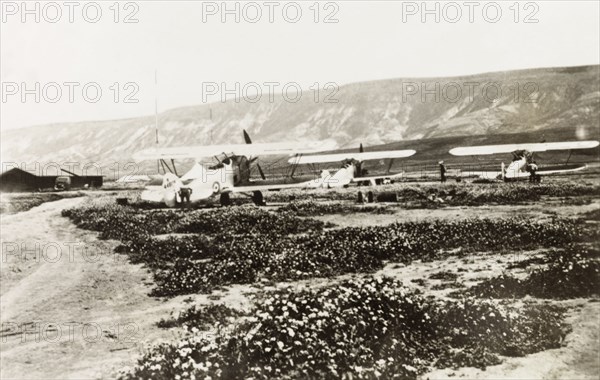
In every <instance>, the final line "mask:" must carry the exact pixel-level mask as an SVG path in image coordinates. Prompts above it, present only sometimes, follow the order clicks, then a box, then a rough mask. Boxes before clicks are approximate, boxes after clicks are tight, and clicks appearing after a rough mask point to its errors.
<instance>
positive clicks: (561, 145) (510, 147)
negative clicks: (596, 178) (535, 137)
mask: <svg viewBox="0 0 600 380" xmlns="http://www.w3.org/2000/svg"><path fill="white" fill-rule="evenodd" d="M599 144H600V143H599V142H598V141H595V140H590V141H564V142H552V143H534V144H501V145H481V146H469V147H462V146H461V147H457V148H453V149H450V154H452V155H453V156H481V155H489V154H501V153H512V152H514V151H518V150H526V151H529V152H546V151H549V150H571V149H590V148H595V147H597V146H598V145H599Z"/></svg>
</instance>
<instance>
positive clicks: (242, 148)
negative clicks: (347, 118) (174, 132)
mask: <svg viewBox="0 0 600 380" xmlns="http://www.w3.org/2000/svg"><path fill="white" fill-rule="evenodd" d="M331 146H332V145H331V142H307V143H302V144H299V143H258V144H227V145H205V146H201V145H198V146H181V147H167V148H149V149H145V150H142V151H139V152H137V153H135V154H134V155H133V158H134V159H135V160H136V161H143V160H178V159H190V158H193V159H200V158H204V157H214V156H218V155H222V154H225V155H236V156H273V155H278V156H285V155H292V154H301V153H315V152H320V151H323V150H326V149H329V148H331Z"/></svg>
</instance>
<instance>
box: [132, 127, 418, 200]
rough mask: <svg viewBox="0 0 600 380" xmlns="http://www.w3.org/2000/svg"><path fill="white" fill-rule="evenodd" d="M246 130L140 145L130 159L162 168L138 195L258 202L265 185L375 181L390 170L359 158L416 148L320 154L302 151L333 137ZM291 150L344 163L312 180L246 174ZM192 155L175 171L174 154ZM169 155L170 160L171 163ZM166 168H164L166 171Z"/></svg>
mask: <svg viewBox="0 0 600 380" xmlns="http://www.w3.org/2000/svg"><path fill="white" fill-rule="evenodd" d="M243 132H244V140H245V144H229V145H208V146H186V147H172V148H151V149H146V150H143V151H140V152H138V153H136V154H135V155H134V159H135V160H138V161H141V160H158V161H159V162H160V164H161V166H162V167H163V168H164V171H165V174H164V175H163V176H162V182H161V183H160V184H148V186H146V188H145V190H144V191H143V192H142V194H141V198H142V199H143V200H146V201H150V202H158V203H164V204H165V205H166V206H168V207H175V206H177V205H178V204H182V203H188V202H189V203H194V202H199V201H203V200H207V199H210V198H214V197H217V196H218V197H219V198H220V203H221V205H229V204H231V199H230V195H231V194H232V193H242V194H246V195H247V194H252V196H251V197H252V200H253V201H254V203H255V204H257V205H262V204H264V200H263V194H262V192H263V191H277V190H283V189H292V188H316V187H340V186H345V185H347V184H349V183H350V182H358V181H375V180H377V179H379V178H384V177H385V178H390V177H393V176H390V175H387V176H375V177H361V176H360V175H358V176H357V173H359V174H360V173H363V171H362V169H361V163H362V161H364V160H369V159H383V158H390V159H393V158H400V157H408V156H411V155H413V154H415V151H412V150H411V151H384V152H363V151H362V147H361V151H360V152H358V153H348V154H346V153H342V154H319V155H311V156H305V154H311V153H316V152H323V151H327V150H328V149H331V148H333V147H332V146H331V142H312V143H304V144H303V146H300V145H299V144H298V143H258V144H254V143H252V140H251V139H250V136H249V135H248V133H247V132H246V131H243ZM286 155H287V156H293V157H292V158H290V159H289V162H290V163H292V164H293V165H295V166H297V165H299V164H301V163H317V162H336V161H341V162H342V164H343V165H342V169H340V170H339V171H338V172H337V173H335V174H334V175H331V176H330V175H328V174H327V175H323V174H322V175H321V177H320V178H316V179H312V180H306V181H302V180H298V182H292V183H290V182H289V181H285V182H284V183H268V184H262V183H257V182H253V181H252V180H251V178H250V174H251V166H252V165H253V164H254V165H256V168H257V169H258V172H259V174H260V176H261V178H262V179H263V180H265V179H266V176H265V174H264V171H263V170H262V168H261V167H260V164H259V163H258V162H257V159H258V157H259V156H286ZM210 157H212V158H214V159H215V160H216V162H215V163H214V164H212V165H207V164H204V163H201V162H200V160H201V159H204V158H210ZM181 159H194V160H195V161H196V162H195V164H194V166H193V167H192V168H191V169H190V170H189V171H188V172H186V173H185V174H184V175H182V176H179V175H178V173H177V169H176V167H175V160H181ZM169 161H170V164H169ZM167 170H168V172H167Z"/></svg>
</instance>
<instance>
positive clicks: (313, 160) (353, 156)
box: [288, 149, 417, 165]
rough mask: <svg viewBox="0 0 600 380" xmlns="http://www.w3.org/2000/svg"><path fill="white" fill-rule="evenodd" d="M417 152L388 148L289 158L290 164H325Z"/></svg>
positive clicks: (379, 158)
mask: <svg viewBox="0 0 600 380" xmlns="http://www.w3.org/2000/svg"><path fill="white" fill-rule="evenodd" d="M415 153H417V152H416V151H414V150H412V149H407V150H387V151H379V152H348V153H331V154H317V155H311V156H300V157H293V158H290V159H289V160H288V162H289V163H290V164H296V165H300V164H323V163H326V162H338V161H339V162H341V161H344V160H356V161H361V162H362V161H366V160H382V159H385V158H405V157H410V156H412V155H414V154H415Z"/></svg>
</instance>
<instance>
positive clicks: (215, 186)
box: [212, 182, 221, 194]
mask: <svg viewBox="0 0 600 380" xmlns="http://www.w3.org/2000/svg"><path fill="white" fill-rule="evenodd" d="M212 191H213V194H219V192H220V191H221V184H220V183H219V182H215V183H213V185H212Z"/></svg>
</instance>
